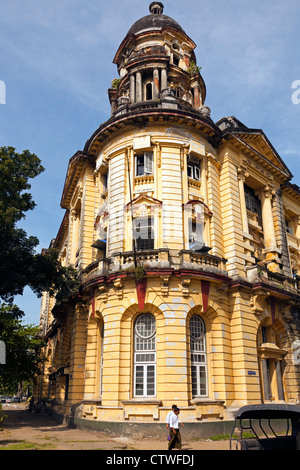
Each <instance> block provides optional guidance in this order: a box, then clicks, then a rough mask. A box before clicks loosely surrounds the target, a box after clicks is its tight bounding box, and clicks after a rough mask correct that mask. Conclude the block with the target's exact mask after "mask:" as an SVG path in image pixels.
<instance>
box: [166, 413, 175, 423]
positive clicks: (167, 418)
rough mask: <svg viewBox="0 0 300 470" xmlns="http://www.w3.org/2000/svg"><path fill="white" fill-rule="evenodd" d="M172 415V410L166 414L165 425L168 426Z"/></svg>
mask: <svg viewBox="0 0 300 470" xmlns="http://www.w3.org/2000/svg"><path fill="white" fill-rule="evenodd" d="M173 414H174V411H173V410H171V411H169V413H168V414H167V417H166V423H167V424H170V418H171V416H172V415H173Z"/></svg>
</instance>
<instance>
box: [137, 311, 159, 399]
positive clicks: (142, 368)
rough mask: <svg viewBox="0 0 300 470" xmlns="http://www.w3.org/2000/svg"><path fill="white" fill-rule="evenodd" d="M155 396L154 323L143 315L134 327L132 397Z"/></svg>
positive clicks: (149, 315) (152, 318) (153, 319)
mask: <svg viewBox="0 0 300 470" xmlns="http://www.w3.org/2000/svg"><path fill="white" fill-rule="evenodd" d="M155 395H156V322H155V318H154V317H153V315H151V314H150V313H143V314H142V315H140V316H139V317H138V318H137V320H136V322H135V325H134V396H136V397H153V396H155Z"/></svg>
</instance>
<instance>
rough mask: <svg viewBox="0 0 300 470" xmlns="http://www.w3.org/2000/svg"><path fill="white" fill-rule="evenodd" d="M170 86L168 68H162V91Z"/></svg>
mask: <svg viewBox="0 0 300 470" xmlns="http://www.w3.org/2000/svg"><path fill="white" fill-rule="evenodd" d="M166 88H168V75H167V69H166V68H163V69H162V70H161V88H160V89H161V91H162V90H165V89H166Z"/></svg>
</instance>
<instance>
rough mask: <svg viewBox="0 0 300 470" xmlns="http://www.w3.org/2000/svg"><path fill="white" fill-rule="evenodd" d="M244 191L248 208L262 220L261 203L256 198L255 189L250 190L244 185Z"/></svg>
mask: <svg viewBox="0 0 300 470" xmlns="http://www.w3.org/2000/svg"><path fill="white" fill-rule="evenodd" d="M244 191H245V201H246V208H247V209H248V210H249V211H250V212H254V213H255V214H256V215H257V216H258V218H259V219H261V217H262V214H261V203H260V200H259V198H258V196H256V194H255V191H254V189H252V188H250V187H249V186H247V185H246V184H245V185H244Z"/></svg>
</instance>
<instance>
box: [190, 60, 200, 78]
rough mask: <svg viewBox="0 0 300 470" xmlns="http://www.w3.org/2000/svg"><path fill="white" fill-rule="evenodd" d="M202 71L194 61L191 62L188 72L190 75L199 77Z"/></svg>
mask: <svg viewBox="0 0 300 470" xmlns="http://www.w3.org/2000/svg"><path fill="white" fill-rule="evenodd" d="M201 69H202V67H199V66H198V65H196V63H195V62H194V61H191V62H190V65H189V68H188V70H187V71H188V73H189V74H190V75H197V74H198V73H200V70H201Z"/></svg>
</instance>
